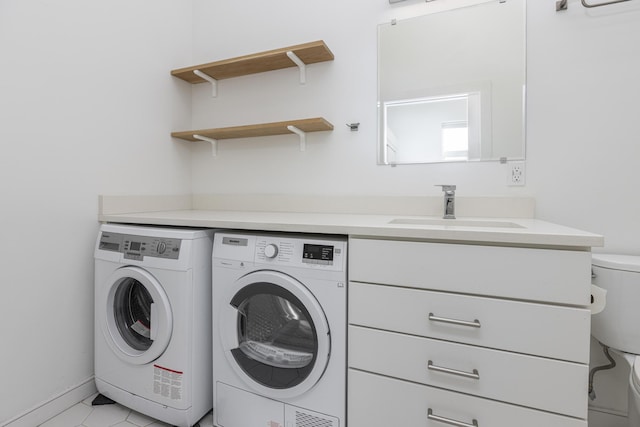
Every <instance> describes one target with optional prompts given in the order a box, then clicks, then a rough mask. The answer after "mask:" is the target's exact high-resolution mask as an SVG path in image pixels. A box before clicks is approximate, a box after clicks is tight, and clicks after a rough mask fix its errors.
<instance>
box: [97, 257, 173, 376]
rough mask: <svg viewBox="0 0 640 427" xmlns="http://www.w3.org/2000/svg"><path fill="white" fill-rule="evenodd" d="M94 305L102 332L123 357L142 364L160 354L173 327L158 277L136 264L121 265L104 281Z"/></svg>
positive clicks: (112, 347)
mask: <svg viewBox="0 0 640 427" xmlns="http://www.w3.org/2000/svg"><path fill="white" fill-rule="evenodd" d="M99 301H102V303H103V304H104V305H103V306H102V307H96V310H98V312H97V313H96V314H97V315H98V316H101V319H100V320H101V324H102V332H103V334H104V338H105V340H106V341H107V343H108V344H109V346H110V347H111V350H112V351H113V352H114V353H115V354H116V355H117V356H118V357H120V358H121V359H122V360H124V361H126V362H128V363H131V364H135V365H143V364H147V363H150V362H152V361H154V360H155V359H157V358H158V357H160V355H162V353H163V352H164V351H165V349H166V348H167V346H168V345H169V341H170V340H171V333H172V329H173V319H172V316H171V306H170V304H169V299H168V298H167V295H166V293H165V291H164V289H163V288H162V286H161V285H160V283H159V282H158V280H157V279H156V278H155V277H154V276H153V275H152V274H150V273H149V272H148V271H146V270H144V269H142V268H138V267H122V268H119V269H118V270H116V271H115V272H114V273H113V274H112V275H111V276H110V277H109V278H108V279H107V281H106V282H105V283H104V285H103V287H102V297H101V298H100V299H99Z"/></svg>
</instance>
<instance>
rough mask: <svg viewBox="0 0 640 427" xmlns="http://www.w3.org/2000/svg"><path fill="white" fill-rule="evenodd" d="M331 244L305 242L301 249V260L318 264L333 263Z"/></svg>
mask: <svg viewBox="0 0 640 427" xmlns="http://www.w3.org/2000/svg"><path fill="white" fill-rule="evenodd" d="M333 249H334V247H333V246H329V245H312V244H308V243H305V244H304V248H303V251H302V258H303V261H305V262H309V263H314V262H315V263H318V264H333Z"/></svg>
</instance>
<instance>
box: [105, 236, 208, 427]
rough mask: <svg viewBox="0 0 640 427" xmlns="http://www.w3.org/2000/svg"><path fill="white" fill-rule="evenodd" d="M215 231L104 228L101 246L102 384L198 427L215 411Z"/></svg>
mask: <svg viewBox="0 0 640 427" xmlns="http://www.w3.org/2000/svg"><path fill="white" fill-rule="evenodd" d="M212 244H213V231H211V230H193V229H178V228H158V227H145V226H128V225H116V224H104V225H102V226H101V228H100V233H99V235H98V239H97V242H96V247H95V381H96V386H97V389H98V391H99V392H100V393H101V394H102V395H104V396H106V397H108V398H110V399H112V400H114V401H116V402H118V403H120V404H122V405H124V406H126V407H128V408H131V409H134V410H136V411H138V412H140V413H143V414H146V415H148V416H150V417H153V418H156V419H158V420H161V421H164V422H166V423H169V424H172V425H175V426H180V427H191V426H193V425H196V424H197V422H198V420H199V419H200V418H202V417H203V416H204V415H205V414H206V413H207V412H209V411H210V410H211V407H212V404H211V401H212V389H211V333H212V331H211V249H212Z"/></svg>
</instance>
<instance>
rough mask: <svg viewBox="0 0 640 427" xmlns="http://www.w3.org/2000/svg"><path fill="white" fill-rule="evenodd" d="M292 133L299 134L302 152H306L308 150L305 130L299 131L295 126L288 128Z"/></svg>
mask: <svg viewBox="0 0 640 427" xmlns="http://www.w3.org/2000/svg"><path fill="white" fill-rule="evenodd" d="M287 129H289V131H290V132H293V133H295V134H297V135H298V136H299V137H300V151H304V150H306V148H307V133H306V132H305V131H303V130H300V129H298V128H297V127H295V126H291V125H289V126H287Z"/></svg>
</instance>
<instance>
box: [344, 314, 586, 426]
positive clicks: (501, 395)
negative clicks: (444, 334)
mask: <svg viewBox="0 0 640 427" xmlns="http://www.w3.org/2000/svg"><path fill="white" fill-rule="evenodd" d="M349 349H350V351H349V367H351V368H357V369H360V370H364V371H369V372H374V373H379V374H382V375H386V376H390V377H396V378H400V379H404V380H408V381H412V382H418V383H422V384H425V385H432V386H436V387H440V388H446V389H449V390H453V391H459V392H461V393H466V394H471V395H475V396H481V397H487V398H491V399H495V400H500V401H504V402H509V403H515V404H519V405H523V406H529V407H533V408H538V409H543V410H546V411H550V412H556V413H560V414H565V415H570V416H573V417H578V418H586V417H587V395H586V393H584V391H585V390H587V388H588V384H587V382H588V376H589V367H588V365H582V364H578V363H572V362H563V361H559V360H553V359H548V358H542V357H534V356H527V355H523V354H518V353H510V352H506V351H499V350H493V349H489V348H483V347H476V346H469V345H464V344H457V343H452V342H447V341H441V340H433V339H428V338H421V337H415V336H411V335H404V334H398V333H394V332H386V331H378V330H375V329H368V328H362V327H358V326H350V327H349Z"/></svg>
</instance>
